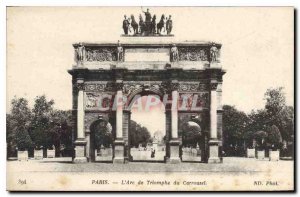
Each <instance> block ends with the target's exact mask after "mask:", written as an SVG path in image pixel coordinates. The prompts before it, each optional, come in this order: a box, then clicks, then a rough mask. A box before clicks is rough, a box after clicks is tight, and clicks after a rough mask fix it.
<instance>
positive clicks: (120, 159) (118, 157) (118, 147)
mask: <svg viewBox="0 0 300 197" xmlns="http://www.w3.org/2000/svg"><path fill="white" fill-rule="evenodd" d="M114 144H115V148H114V159H113V163H114V164H124V163H125V157H124V153H125V152H124V151H125V149H124V145H125V142H124V140H123V139H116V140H115V141H114Z"/></svg>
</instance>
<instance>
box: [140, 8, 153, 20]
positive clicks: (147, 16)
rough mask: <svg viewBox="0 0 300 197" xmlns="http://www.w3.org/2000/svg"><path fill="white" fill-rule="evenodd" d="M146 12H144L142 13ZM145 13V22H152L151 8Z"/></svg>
mask: <svg viewBox="0 0 300 197" xmlns="http://www.w3.org/2000/svg"><path fill="white" fill-rule="evenodd" d="M142 12H144V11H142ZM144 13H145V21H146V22H151V14H150V12H149V8H147V12H144Z"/></svg>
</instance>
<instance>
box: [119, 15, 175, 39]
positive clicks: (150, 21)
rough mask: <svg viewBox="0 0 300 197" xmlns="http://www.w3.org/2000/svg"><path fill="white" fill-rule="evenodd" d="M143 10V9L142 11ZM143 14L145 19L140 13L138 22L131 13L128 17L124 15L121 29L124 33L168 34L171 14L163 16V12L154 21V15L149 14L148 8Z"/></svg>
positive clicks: (170, 28)
mask: <svg viewBox="0 0 300 197" xmlns="http://www.w3.org/2000/svg"><path fill="white" fill-rule="evenodd" d="M143 12H144V11H143ZM144 14H145V21H144V19H143V17H142V15H141V14H140V16H139V23H137V22H136V20H135V18H134V15H131V16H130V18H127V16H126V15H124V20H123V30H124V34H125V35H138V34H140V35H143V36H147V35H154V34H159V35H169V34H171V32H172V28H173V22H172V19H171V15H169V18H168V17H165V15H164V14H163V15H162V16H161V18H160V21H159V22H158V23H156V15H153V17H152V16H151V13H150V12H149V9H147V11H146V12H144Z"/></svg>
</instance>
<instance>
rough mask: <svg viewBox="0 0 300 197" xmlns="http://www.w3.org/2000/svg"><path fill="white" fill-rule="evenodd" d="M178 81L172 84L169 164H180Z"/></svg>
mask: <svg viewBox="0 0 300 197" xmlns="http://www.w3.org/2000/svg"><path fill="white" fill-rule="evenodd" d="M178 85H179V84H178V81H177V80H174V81H172V83H171V93H172V106H170V107H171V139H170V142H169V151H170V152H169V154H170V156H169V158H168V159H167V162H168V163H180V162H181V160H180V157H179V144H180V142H179V140H178V106H177V105H178Z"/></svg>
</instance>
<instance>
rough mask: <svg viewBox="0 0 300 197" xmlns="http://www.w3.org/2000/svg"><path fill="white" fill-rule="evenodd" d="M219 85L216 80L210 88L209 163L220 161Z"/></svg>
mask: <svg viewBox="0 0 300 197" xmlns="http://www.w3.org/2000/svg"><path fill="white" fill-rule="evenodd" d="M217 86H218V83H217V82H216V81H212V82H211V90H210V139H209V142H208V144H209V158H208V163H220V162H221V160H220V157H219V140H218V133H217V91H216V90H217Z"/></svg>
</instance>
